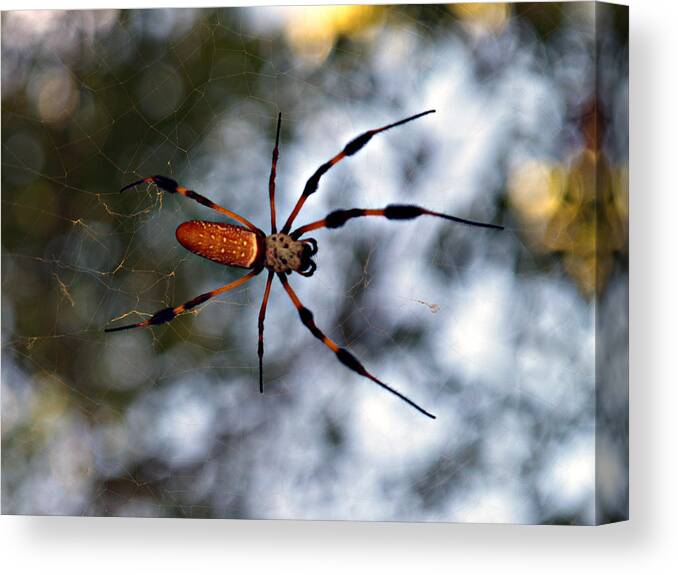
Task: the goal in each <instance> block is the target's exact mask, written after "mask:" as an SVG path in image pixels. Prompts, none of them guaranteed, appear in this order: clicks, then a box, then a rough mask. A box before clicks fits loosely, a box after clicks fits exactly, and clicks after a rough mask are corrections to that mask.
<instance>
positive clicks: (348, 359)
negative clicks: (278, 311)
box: [278, 273, 436, 419]
mask: <svg viewBox="0 0 678 575" xmlns="http://www.w3.org/2000/svg"><path fill="white" fill-rule="evenodd" d="M278 278H279V279H280V281H281V282H282V284H283V287H284V288H285V291H286V292H287V294H288V295H289V296H290V299H291V300H292V303H293V304H294V307H295V308H297V311H298V312H299V318H300V319H301V322H302V323H303V324H304V325H305V326H306V327H307V328H308V330H309V331H310V332H311V333H312V334H313V335H314V336H315V337H316V338H317V339H319V340H320V341H321V342H322V343H324V344H325V345H326V346H327V347H329V348H330V349H331V350H332V351H333V352H334V354H335V355H336V356H337V359H338V360H339V361H340V362H341V363H343V364H344V365H345V366H346V367H348V368H349V369H350V370H352V371H355V372H356V373H357V374H358V375H362V376H363V377H366V378H368V379H371V380H372V381H373V382H374V383H376V384H377V385H379V386H381V387H383V388H384V389H385V390H387V391H389V392H390V393H392V394H393V395H395V396H397V397H399V398H400V399H401V400H403V401H404V402H405V403H407V404H409V405H411V406H412V407H414V409H416V410H417V411H419V412H421V413H423V414H424V415H426V416H427V417H430V418H431V419H435V418H436V416H435V415H433V414H432V413H429V412H428V411H426V410H425V409H424V408H423V407H420V406H419V405H417V404H416V403H414V401H412V400H411V399H410V398H408V397H407V396H405V395H403V394H402V393H400V392H399V391H397V390H396V389H393V388H392V387H391V386H389V385H387V384H385V383H384V382H383V381H381V380H379V379H377V378H376V377H374V376H373V375H372V374H371V373H370V372H369V371H367V370H366V369H365V367H364V366H363V364H362V363H360V361H359V360H358V358H357V357H355V356H354V355H353V354H352V353H351V352H350V351H348V350H347V349H344V348H343V347H339V346H338V345H337V344H336V343H335V342H334V341H332V340H331V339H330V338H329V337H327V336H326V335H325V334H324V333H323V332H322V331H321V330H320V329H319V328H318V326H317V325H316V324H315V321H314V320H313V313H312V312H311V310H309V309H308V308H306V307H304V306H303V304H302V303H301V301H300V300H299V298H298V297H297V294H296V293H295V292H294V290H293V289H292V286H291V285H290V284H289V282H288V281H287V278H286V277H285V274H282V273H279V274H278Z"/></svg>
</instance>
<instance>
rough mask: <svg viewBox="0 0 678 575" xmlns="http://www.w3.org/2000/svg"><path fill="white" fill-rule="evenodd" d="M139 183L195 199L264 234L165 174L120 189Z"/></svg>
mask: <svg viewBox="0 0 678 575" xmlns="http://www.w3.org/2000/svg"><path fill="white" fill-rule="evenodd" d="M140 184H155V185H156V186H158V187H159V188H160V189H161V190H164V191H165V192H169V193H170V194H180V195H182V196H184V197H185V198H189V199H191V200H195V201H196V202H198V203H199V204H202V205H203V206H206V207H208V208H210V209H212V210H215V211H217V212H219V213H220V214H224V215H225V216H228V217H229V218H232V219H234V220H235V221H236V222H239V223H241V224H242V225H244V226H246V227H248V228H249V229H250V230H252V231H253V232H256V233H259V234H262V235H264V232H262V231H261V230H260V229H259V228H258V227H257V226H255V225H254V224H253V223H252V222H250V221H249V220H248V219H246V218H243V217H242V216H241V215H239V214H236V213H235V212H232V211H231V210H227V209H226V208H224V207H222V206H220V205H219V204H215V203H214V202H213V201H212V200H210V199H208V198H206V197H205V196H203V195H200V194H199V193H198V192H194V191H193V190H188V189H186V188H184V187H182V186H180V185H179V184H177V182H175V181H174V180H173V179H172V178H168V177H167V176H149V177H148V178H143V179H141V180H138V181H136V182H132V183H131V184H127V185H126V186H125V187H124V188H122V189H121V190H120V191H121V192H124V191H125V190H128V189H129V188H134V187H135V186H138V185H140Z"/></svg>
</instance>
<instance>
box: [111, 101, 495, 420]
mask: <svg viewBox="0 0 678 575" xmlns="http://www.w3.org/2000/svg"><path fill="white" fill-rule="evenodd" d="M433 112H435V110H427V111H426V112H421V113H420V114H416V115H414V116H410V117H408V118H405V119H404V120H399V121H397V122H394V123H392V124H388V125H386V126H383V127H381V128H376V129H373V130H368V131H367V132H365V133H363V134H360V135H359V136H357V137H356V138H354V139H353V140H351V141H350V142H349V143H348V144H346V146H344V149H343V150H342V151H341V152H339V153H338V154H337V155H335V156H333V157H332V158H330V159H329V160H328V161H327V162H325V163H324V164H322V165H321V166H320V167H319V168H318V169H317V170H316V171H315V172H314V173H313V175H312V176H311V177H310V178H309V179H308V181H307V182H306V185H305V186H304V190H303V192H302V194H301V196H300V197H299V199H298V200H297V203H296V205H295V206H294V209H293V210H292V212H291V213H290V215H289V217H288V218H287V221H286V222H285V225H284V226H283V227H282V229H281V230H280V231H278V229H277V226H276V211H275V177H276V167H277V163H278V145H279V142H280V125H281V121H282V115H281V114H278V124H277V129H276V137H275V147H274V148H273V157H272V161H271V172H270V175H269V178H268V196H269V205H270V214H271V233H270V234H269V235H266V233H265V232H264V231H262V230H260V229H259V228H258V227H256V226H255V225H254V224H253V223H252V222H250V221H249V220H247V219H245V218H244V217H242V216H241V215H239V214H236V213H235V212H232V211H231V210H228V209H226V208H224V207H222V206H220V205H218V204H215V203H214V202H213V201H211V200H209V199H207V198H206V197H204V196H202V195H200V194H198V193H197V192H194V191H193V190H188V189H186V188H184V187H182V186H180V185H179V184H178V183H177V182H175V181H174V180H173V179H171V178H168V177H166V176H150V177H146V178H143V179H141V180H138V181H136V182H133V183H131V184H128V185H126V186H125V187H123V188H122V189H121V190H120V191H121V192H124V191H125V190H127V189H129V188H134V187H135V186H138V185H140V184H144V183H146V184H155V185H156V186H157V187H158V188H160V189H161V190H163V191H165V192H168V193H171V194H179V195H182V196H184V197H186V198H190V199H192V200H195V201H196V202H198V203H200V204H202V205H203V206H206V207H208V208H211V209H212V210H214V211H216V212H219V213H221V214H223V215H225V216H228V217H229V218H231V219H232V220H235V221H236V222H238V223H239V224H240V225H234V224H227V223H222V222H208V221H203V220H191V221H188V222H184V223H182V224H181V225H179V227H178V228H177V230H176V238H177V240H178V241H179V243H180V244H181V245H182V246H184V247H185V248H186V249H187V250H189V251H191V252H193V253H194V254H197V255H199V256H202V257H204V258H207V259H209V260H212V261H214V262H217V263H219V264H222V265H227V266H233V267H240V268H245V269H250V270H251V271H250V272H249V273H248V274H246V275H244V276H242V277H240V278H238V279H237V280H235V281H233V282H231V283H229V284H227V285H224V286H222V287H219V288H217V289H214V290H212V291H209V292H207V293H204V294H201V295H199V296H197V297H195V298H193V299H192V300H189V301H187V302H186V303H183V304H181V305H179V306H176V307H168V308H165V309H161V310H160V311H158V312H156V313H154V314H153V315H152V316H151V317H150V318H149V319H147V320H145V321H141V322H139V323H134V324H130V325H123V326H119V327H110V328H107V329H106V330H105V331H107V332H113V331H121V330H127V329H133V328H140V327H141V328H143V327H149V326H154V325H160V324H163V323H166V322H168V321H171V320H173V319H174V318H175V317H177V316H178V315H179V314H182V313H184V312H186V311H189V310H191V309H193V308H194V307H196V306H198V305H200V304H202V303H205V302H206V301H207V300H209V299H211V298H213V297H214V296H216V295H219V294H222V293H224V292H227V291H229V290H232V289H234V288H236V287H238V286H241V285H243V284H244V283H246V282H248V281H249V280H251V279H252V278H254V277H255V276H257V275H258V274H260V273H261V272H262V271H263V270H264V269H265V270H267V271H268V278H267V280H266V287H265V289H264V297H263V299H262V302H261V308H260V309H259V322H258V327H259V341H258V347H257V355H258V357H259V391H260V392H261V393H263V391H264V376H263V358H264V319H265V317H266V306H267V304H268V296H269V294H270V292H271V284H272V282H273V277H274V276H277V277H278V279H279V280H280V283H281V284H282V286H283V288H284V289H285V291H286V292H287V295H288V296H289V297H290V299H291V300H292V303H293V304H294V307H295V308H296V309H297V312H298V313H299V318H300V319H301V322H302V323H303V324H304V326H306V328H307V329H308V330H309V331H310V332H311V333H312V334H313V335H314V336H315V337H316V338H317V339H319V340H320V341H321V342H322V343H323V344H324V345H326V346H327V347H328V348H329V349H330V350H331V351H332V352H334V354H335V355H336V357H337V359H338V360H339V361H340V362H341V363H342V364H344V365H345V366H346V367H348V368H349V369H351V370H353V371H354V372H356V373H357V374H358V375H361V376H362V377H365V378H367V379H370V380H372V381H373V382H374V383H376V384H377V385H379V386H381V387H382V388H383V389H385V390H387V391H389V392H390V393H392V394H394V395H395V396H397V397H398V398H400V399H401V400H402V401H404V402H405V403H407V404H409V405H410V406H412V407H413V408H414V409H416V410H418V411H419V412H421V413H423V414H424V415H426V416H427V417H430V418H431V419H435V415H433V414H432V413H430V412H428V411H426V410H425V409H424V408H423V407H421V406H420V405H418V404H416V403H415V402H414V401H412V400H411V399H410V398H408V397H407V396H405V395H403V394H402V393H400V392H399V391H398V390H396V389H394V388H393V387H391V386H390V385H388V384H386V383H384V382H383V381H381V380H380V379H378V378H377V377H375V376H374V375H372V374H371V373H370V372H369V371H367V369H366V368H365V367H364V366H363V364H362V363H361V362H360V361H359V360H358V358H356V357H355V355H353V354H352V353H351V352H350V351H348V350H347V349H345V348H343V347H339V345H337V344H336V343H335V342H334V341H333V340H331V339H330V338H329V337H327V336H326V335H325V334H324V333H323V331H322V330H321V329H320V328H319V327H318V326H317V325H316V323H315V320H314V319H313V313H312V312H311V310H309V309H308V308H307V307H305V306H304V305H303V304H302V303H301V300H300V299H299V297H297V294H296V293H295V291H294V290H293V289H292V286H291V285H290V283H289V281H288V279H287V276H288V275H290V274H291V273H292V272H293V271H294V272H297V273H299V274H300V275H302V276H305V277H310V276H312V275H313V273H314V272H315V270H316V264H315V262H314V261H313V259H312V258H313V256H314V255H315V254H316V253H317V252H318V243H317V242H316V240H315V239H313V238H310V237H309V238H304V239H300V238H301V236H303V235H304V234H307V233H308V232H310V231H313V230H319V229H321V228H328V229H336V228H340V227H342V226H343V225H344V224H345V223H346V222H347V221H348V220H351V219H354V218H362V217H370V216H372V217H385V218H386V219H388V220H411V219H414V218H418V217H419V216H423V215H427V216H434V217H437V218H443V219H446V220H450V221H453V222H459V223H462V224H467V225H471V226H479V227H484V228H494V229H497V230H501V229H503V227H502V226H499V225H495V224H488V223H481V222H475V221H471V220H465V219H462V218H458V217H455V216H450V215H447V214H442V213H439V212H434V211H431V210H428V209H426V208H422V207H419V206H416V205H410V204H407V205H404V204H391V205H388V206H386V207H385V208H381V209H363V208H352V209H348V210H336V211H333V212H331V213H329V214H328V215H327V216H325V217H324V218H323V219H322V220H317V221H315V222H312V223H309V224H306V225H304V226H301V227H298V228H296V229H295V230H293V231H291V230H292V224H293V223H294V220H295V219H296V217H297V215H298V214H299V211H300V210H301V208H302V206H303V205H304V202H306V200H307V199H308V197H309V196H311V195H312V194H314V193H315V192H316V191H317V190H318V184H319V182H320V179H321V178H322V176H323V175H324V174H325V173H326V172H328V171H329V170H330V169H331V168H332V167H333V166H335V165H336V164H338V163H339V162H340V161H342V160H343V159H344V158H347V157H348V156H352V155H354V154H355V153H357V152H358V151H359V150H361V149H362V148H363V146H365V144H367V142H369V141H370V140H371V139H372V137H373V136H375V135H377V134H380V133H381V132H385V131H386V130H390V129H391V128H395V127H397V126H402V125H403V124H407V123H408V122H411V121H413V120H416V119H418V118H421V117H422V116H426V115H427V114H432V113H433Z"/></svg>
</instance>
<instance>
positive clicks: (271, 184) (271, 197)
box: [268, 113, 282, 234]
mask: <svg viewBox="0 0 678 575" xmlns="http://www.w3.org/2000/svg"><path fill="white" fill-rule="evenodd" d="M281 122H282V114H280V113H279V114H278V129H277V130H276V133H275V148H273V158H272V159H271V174H270V175H269V177H268V201H269V203H270V205H271V233H272V234H275V233H276V232H277V230H278V227H277V225H276V223H275V174H276V169H277V166H278V144H279V142H280V124H281Z"/></svg>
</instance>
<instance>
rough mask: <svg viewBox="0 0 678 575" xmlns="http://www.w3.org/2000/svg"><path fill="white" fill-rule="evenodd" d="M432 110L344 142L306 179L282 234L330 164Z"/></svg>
mask: <svg viewBox="0 0 678 575" xmlns="http://www.w3.org/2000/svg"><path fill="white" fill-rule="evenodd" d="M433 112H435V110H426V112H421V113H420V114H415V115H414V116H409V117H408V118H405V119H404V120H399V121H398V122H394V123H393V124H388V125H387V126H382V127H381V128H376V129H374V130H368V131H367V132H365V133H363V134H360V135H359V136H358V137H357V138H354V139H353V140H351V141H350V142H349V143H348V144H346V146H344V149H343V150H342V151H341V152H339V153H338V154H337V155H336V156H334V157H333V158H331V159H330V160H328V161H327V162H325V163H324V164H322V165H321V166H320V167H319V168H318V169H317V170H316V171H315V172H314V173H313V175H312V176H311V177H310V178H309V179H308V181H307V182H306V185H305V186H304V191H303V192H302V193H301V197H300V198H299V199H298V200H297V203H296V205H295V206H294V209H293V210H292V213H291V214H290V216H289V218H287V221H286V222H285V225H284V227H283V229H282V230H281V231H282V233H284V234H287V233H289V231H290V229H291V228H292V224H293V223H294V220H295V218H296V217H297V214H299V210H301V207H302V206H303V205H304V202H305V201H306V198H308V197H309V196H310V195H311V194H313V193H315V191H316V190H317V189H318V184H319V182H320V178H322V177H323V175H324V174H325V172H327V171H328V170H329V169H330V168H331V167H332V166H334V165H335V164H337V163H339V162H340V161H341V160H343V159H344V158H346V157H347V156H352V155H353V154H355V153H357V152H358V151H360V150H361V149H362V148H363V146H364V145H365V144H367V142H369V141H370V140H371V139H372V136H375V135H377V134H379V133H381V132H385V131H386V130H390V129H391V128H395V127H396V126H402V125H403V124H407V123H408V122H411V121H413V120H416V119H417V118H421V117H422V116H426V115H427V114H432V113H433Z"/></svg>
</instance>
